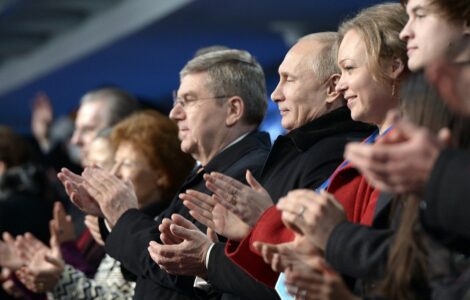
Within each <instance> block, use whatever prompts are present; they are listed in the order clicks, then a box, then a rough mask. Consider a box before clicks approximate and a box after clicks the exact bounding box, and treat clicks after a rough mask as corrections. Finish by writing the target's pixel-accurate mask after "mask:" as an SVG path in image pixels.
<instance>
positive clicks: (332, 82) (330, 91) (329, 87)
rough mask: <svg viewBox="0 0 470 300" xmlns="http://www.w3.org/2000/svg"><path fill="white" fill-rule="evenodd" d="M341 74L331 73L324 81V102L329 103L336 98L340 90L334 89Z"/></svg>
mask: <svg viewBox="0 0 470 300" xmlns="http://www.w3.org/2000/svg"><path fill="white" fill-rule="evenodd" d="M340 78H341V75H339V74H333V75H331V76H330V77H329V78H328V79H327V81H326V82H325V85H326V103H328V104H331V103H333V102H335V101H336V99H338V97H339V96H340V94H341V93H340V92H338V91H336V85H337V84H338V82H339V79H340Z"/></svg>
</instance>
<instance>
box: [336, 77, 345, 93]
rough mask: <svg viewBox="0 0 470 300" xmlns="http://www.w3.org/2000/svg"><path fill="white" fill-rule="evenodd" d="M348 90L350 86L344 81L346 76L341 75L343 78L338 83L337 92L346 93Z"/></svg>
mask: <svg viewBox="0 0 470 300" xmlns="http://www.w3.org/2000/svg"><path fill="white" fill-rule="evenodd" d="M347 89H348V86H347V84H346V80H345V79H344V76H343V75H341V77H340V78H339V80H338V83H336V86H335V90H336V92H338V93H344V91H346V90H347Z"/></svg>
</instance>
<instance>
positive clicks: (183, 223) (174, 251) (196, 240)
mask: <svg viewBox="0 0 470 300" xmlns="http://www.w3.org/2000/svg"><path fill="white" fill-rule="evenodd" d="M171 222H172V224H171V225H170V233H171V234H172V235H174V238H175V239H178V240H181V241H182V242H180V243H178V244H169V245H164V244H163V245H162V244H159V243H157V242H154V241H151V242H150V243H149V247H148V251H149V254H150V256H151V257H152V259H153V261H155V263H157V264H158V265H159V266H160V268H161V269H162V270H165V271H166V272H167V273H169V274H175V275H190V276H199V277H202V278H206V277H207V269H206V266H205V258H206V254H207V251H208V249H209V246H210V245H211V244H212V241H211V239H210V238H209V237H208V236H207V235H206V234H204V233H203V232H201V231H200V230H199V229H198V228H197V227H196V226H195V225H194V224H193V223H191V222H190V221H189V220H187V219H185V218H184V217H182V216H181V215H178V214H173V215H172V216H171Z"/></svg>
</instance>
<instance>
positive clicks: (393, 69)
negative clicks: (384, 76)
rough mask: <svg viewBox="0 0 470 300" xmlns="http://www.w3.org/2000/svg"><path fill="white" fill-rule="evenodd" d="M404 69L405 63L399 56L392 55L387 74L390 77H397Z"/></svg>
mask: <svg viewBox="0 0 470 300" xmlns="http://www.w3.org/2000/svg"><path fill="white" fill-rule="evenodd" d="M404 70H405V64H404V63H403V60H402V59H401V58H399V57H396V56H394V57H393V58H392V61H391V64H390V66H389V76H390V78H392V79H398V78H399V77H400V76H401V75H402V73H403V71H404Z"/></svg>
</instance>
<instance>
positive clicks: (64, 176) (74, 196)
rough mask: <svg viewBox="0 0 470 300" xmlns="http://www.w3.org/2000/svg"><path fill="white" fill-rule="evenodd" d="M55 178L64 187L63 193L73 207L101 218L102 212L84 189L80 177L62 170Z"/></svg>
mask: <svg viewBox="0 0 470 300" xmlns="http://www.w3.org/2000/svg"><path fill="white" fill-rule="evenodd" d="M57 178H59V180H60V181H61V182H62V184H63V185H64V187H65V192H66V193H67V195H68V196H69V198H70V200H71V201H72V203H73V204H75V206H77V207H78V208H79V209H80V210H82V211H83V212H85V213H87V214H89V215H93V216H98V217H103V212H102V211H101V208H100V206H99V204H98V202H96V200H95V199H94V198H93V197H92V196H91V195H90V194H89V193H88V191H87V190H86V189H85V186H84V179H83V177H82V176H80V175H77V174H75V173H73V172H72V171H70V170H68V169H67V168H62V170H61V171H60V172H59V174H57Z"/></svg>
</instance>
